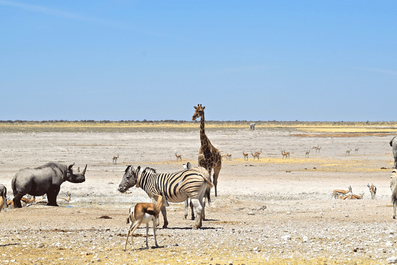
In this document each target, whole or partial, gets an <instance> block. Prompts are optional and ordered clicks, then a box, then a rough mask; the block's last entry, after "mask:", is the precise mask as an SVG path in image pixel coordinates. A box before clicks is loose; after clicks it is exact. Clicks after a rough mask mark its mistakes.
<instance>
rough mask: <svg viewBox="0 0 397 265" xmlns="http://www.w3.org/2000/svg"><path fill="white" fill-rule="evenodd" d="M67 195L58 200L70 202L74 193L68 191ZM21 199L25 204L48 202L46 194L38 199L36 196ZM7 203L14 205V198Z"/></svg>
mask: <svg viewBox="0 0 397 265" xmlns="http://www.w3.org/2000/svg"><path fill="white" fill-rule="evenodd" d="M66 196H67V197H66V198H62V197H57V200H64V201H66V202H70V199H71V198H72V195H71V194H70V193H66ZM21 201H23V202H24V203H25V204H35V203H47V200H46V198H45V195H44V196H43V198H42V199H36V197H34V196H33V197H31V198H30V199H28V198H25V197H22V198H21ZM7 205H9V206H14V201H13V200H9V201H7Z"/></svg>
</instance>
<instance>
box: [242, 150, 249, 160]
mask: <svg viewBox="0 0 397 265" xmlns="http://www.w3.org/2000/svg"><path fill="white" fill-rule="evenodd" d="M243 156H244V160H247V161H248V153H244V151H243Z"/></svg>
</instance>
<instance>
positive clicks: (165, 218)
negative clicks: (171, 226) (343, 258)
mask: <svg viewBox="0 0 397 265" xmlns="http://www.w3.org/2000/svg"><path fill="white" fill-rule="evenodd" d="M161 214H162V215H163V218H164V225H163V228H167V226H168V220H167V209H166V208H165V206H163V207H161Z"/></svg>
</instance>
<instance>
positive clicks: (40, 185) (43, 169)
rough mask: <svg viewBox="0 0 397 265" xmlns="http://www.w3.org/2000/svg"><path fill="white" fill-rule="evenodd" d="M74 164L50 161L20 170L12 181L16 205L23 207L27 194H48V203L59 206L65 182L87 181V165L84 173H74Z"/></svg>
mask: <svg viewBox="0 0 397 265" xmlns="http://www.w3.org/2000/svg"><path fill="white" fill-rule="evenodd" d="M73 165H74V164H72V165H70V166H67V165H63V164H60V163H54V162H50V163H47V164H45V165H43V166H40V167H37V168H24V169H21V170H19V171H18V172H17V174H15V176H14V178H13V179H12V181H11V187H12V191H13V193H14V199H13V201H14V207H16V208H21V207H22V206H21V198H22V197H23V196H24V195H25V194H29V195H32V196H43V195H44V194H47V199H48V203H47V205H51V206H58V204H57V201H56V199H57V196H58V193H59V190H60V188H61V184H62V183H63V182H65V181H69V182H72V183H81V182H84V181H85V171H86V169H87V165H85V168H84V170H83V172H82V173H76V174H74V173H73V169H72V167H73Z"/></svg>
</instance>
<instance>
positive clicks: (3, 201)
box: [0, 184, 7, 212]
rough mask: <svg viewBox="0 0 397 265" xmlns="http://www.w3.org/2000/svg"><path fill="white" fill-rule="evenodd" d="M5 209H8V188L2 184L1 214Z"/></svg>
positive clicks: (0, 190) (0, 186)
mask: <svg viewBox="0 0 397 265" xmlns="http://www.w3.org/2000/svg"><path fill="white" fill-rule="evenodd" d="M3 207H7V188H6V186H4V185H3V184H0V212H1V210H2V209H3Z"/></svg>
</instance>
